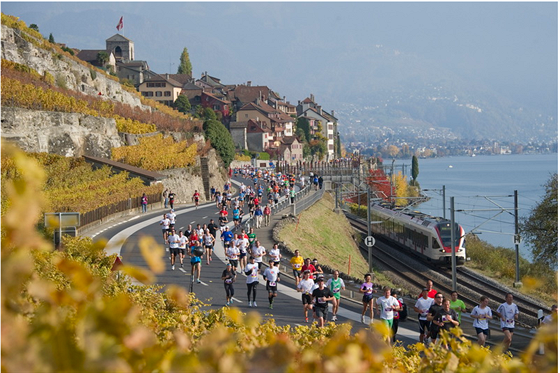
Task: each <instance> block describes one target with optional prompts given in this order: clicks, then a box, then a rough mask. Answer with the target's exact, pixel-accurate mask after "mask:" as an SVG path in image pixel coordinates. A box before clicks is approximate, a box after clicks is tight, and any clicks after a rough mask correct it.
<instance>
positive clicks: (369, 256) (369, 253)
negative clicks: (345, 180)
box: [367, 185, 372, 272]
mask: <svg viewBox="0 0 560 373" xmlns="http://www.w3.org/2000/svg"><path fill="white" fill-rule="evenodd" d="M370 200H371V196H370V191H369V185H368V186H367V233H368V237H371V201H370ZM367 254H368V268H369V272H371V270H372V265H371V264H372V263H371V261H372V260H371V246H368V253H367Z"/></svg>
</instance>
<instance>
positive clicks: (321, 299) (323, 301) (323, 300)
mask: <svg viewBox="0 0 560 373" xmlns="http://www.w3.org/2000/svg"><path fill="white" fill-rule="evenodd" d="M317 302H318V303H327V302H325V298H324V297H321V298H317Z"/></svg>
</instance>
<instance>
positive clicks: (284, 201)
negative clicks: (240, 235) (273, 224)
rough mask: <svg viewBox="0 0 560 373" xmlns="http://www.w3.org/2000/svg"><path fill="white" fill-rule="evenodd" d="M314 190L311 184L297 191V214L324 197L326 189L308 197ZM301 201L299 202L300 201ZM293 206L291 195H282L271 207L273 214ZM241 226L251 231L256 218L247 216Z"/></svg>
mask: <svg viewBox="0 0 560 373" xmlns="http://www.w3.org/2000/svg"><path fill="white" fill-rule="evenodd" d="M312 191H314V187H313V186H311V185H306V186H305V188H303V189H301V190H300V191H298V192H297V193H296V196H295V204H296V214H300V213H301V212H302V211H304V210H306V209H307V208H308V207H309V206H311V205H313V204H314V203H315V202H317V201H318V200H320V199H321V197H323V193H324V189H319V190H318V191H317V193H315V194H314V195H313V196H311V197H310V198H306V197H307V196H308V195H309V194H310V193H311V192H312ZM298 202H299V203H298ZM290 206H292V203H291V200H290V197H289V196H284V197H281V199H280V200H279V201H278V203H277V204H276V205H274V206H273V207H272V208H271V216H272V215H276V214H278V213H280V211H283V210H285V209H286V208H288V207H290ZM240 226H242V227H243V229H245V231H246V232H248V231H249V229H251V228H255V218H254V216H253V217H250V216H247V218H246V219H245V220H244V221H242V223H241V224H240Z"/></svg>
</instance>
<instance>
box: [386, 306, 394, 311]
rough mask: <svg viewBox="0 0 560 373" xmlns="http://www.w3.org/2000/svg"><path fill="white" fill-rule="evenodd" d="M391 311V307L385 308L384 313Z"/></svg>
mask: <svg viewBox="0 0 560 373" xmlns="http://www.w3.org/2000/svg"><path fill="white" fill-rule="evenodd" d="M392 310H393V308H392V307H385V312H390V311H392Z"/></svg>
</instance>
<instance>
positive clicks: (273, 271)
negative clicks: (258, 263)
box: [263, 259, 280, 309]
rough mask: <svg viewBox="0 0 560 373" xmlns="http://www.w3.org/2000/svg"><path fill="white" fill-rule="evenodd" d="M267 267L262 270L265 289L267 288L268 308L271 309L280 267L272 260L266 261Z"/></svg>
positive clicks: (275, 294) (276, 293)
mask: <svg viewBox="0 0 560 373" xmlns="http://www.w3.org/2000/svg"><path fill="white" fill-rule="evenodd" d="M268 265H269V267H268V268H267V269H265V270H264V275H263V277H264V279H265V280H266V290H268V303H269V306H268V307H269V308H270V309H272V303H273V302H274V298H276V296H277V295H278V288H277V282H279V281H280V268H278V267H277V266H275V265H274V260H273V259H270V260H269V261H268Z"/></svg>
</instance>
